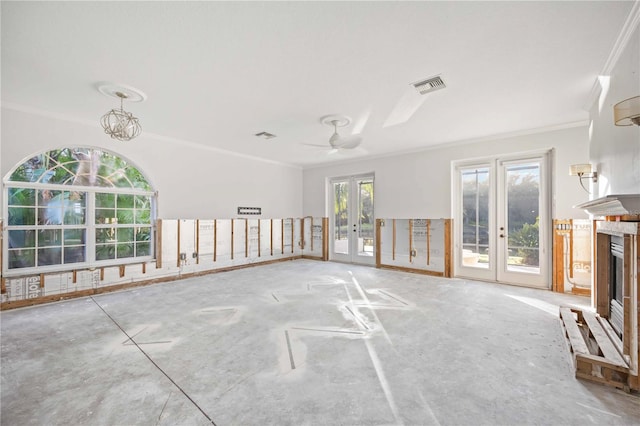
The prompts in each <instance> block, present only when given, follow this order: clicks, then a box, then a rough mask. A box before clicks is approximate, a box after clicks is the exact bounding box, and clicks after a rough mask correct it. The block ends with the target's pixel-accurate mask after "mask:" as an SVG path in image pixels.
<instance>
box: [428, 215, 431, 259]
mask: <svg viewBox="0 0 640 426" xmlns="http://www.w3.org/2000/svg"><path fill="white" fill-rule="evenodd" d="M430 263H431V219H427V266H428V265H429V264H430Z"/></svg>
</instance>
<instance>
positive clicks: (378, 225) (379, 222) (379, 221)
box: [376, 219, 382, 268]
mask: <svg viewBox="0 0 640 426" xmlns="http://www.w3.org/2000/svg"><path fill="white" fill-rule="evenodd" d="M381 227H382V219H376V241H382V240H381V239H380V238H381V235H382V231H381V229H380V228H381ZM379 245H380V244H379V243H376V267H377V268H379V267H380V266H381V264H382V258H381V255H380V247H379Z"/></svg>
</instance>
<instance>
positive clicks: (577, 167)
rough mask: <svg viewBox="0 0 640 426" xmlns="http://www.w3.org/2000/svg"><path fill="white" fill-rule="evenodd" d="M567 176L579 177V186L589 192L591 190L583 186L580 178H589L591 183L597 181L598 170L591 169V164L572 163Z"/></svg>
mask: <svg viewBox="0 0 640 426" xmlns="http://www.w3.org/2000/svg"><path fill="white" fill-rule="evenodd" d="M569 176H578V177H579V178H580V186H581V187H582V189H584V190H585V191H587V192H588V193H589V194H591V192H590V191H589V190H588V189H587V188H585V186H584V183H582V179H585V178H590V179H591V180H592V181H593V183H596V182H598V172H596V171H594V170H592V169H591V164H573V165H572V166H571V168H570V169H569Z"/></svg>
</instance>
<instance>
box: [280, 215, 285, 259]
mask: <svg viewBox="0 0 640 426" xmlns="http://www.w3.org/2000/svg"><path fill="white" fill-rule="evenodd" d="M280 224H281V225H280V246H281V248H280V250H281V254H284V219H280Z"/></svg>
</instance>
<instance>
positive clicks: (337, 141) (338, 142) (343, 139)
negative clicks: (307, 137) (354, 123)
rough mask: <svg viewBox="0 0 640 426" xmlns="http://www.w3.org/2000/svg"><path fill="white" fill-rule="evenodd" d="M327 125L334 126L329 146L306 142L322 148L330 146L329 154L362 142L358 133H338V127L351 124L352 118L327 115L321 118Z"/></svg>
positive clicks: (352, 147) (356, 145)
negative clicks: (347, 134) (343, 134)
mask: <svg viewBox="0 0 640 426" xmlns="http://www.w3.org/2000/svg"><path fill="white" fill-rule="evenodd" d="M320 122H321V123H322V124H324V125H325V126H333V134H332V135H331V137H330V138H329V146H327V145H318V144H305V145H308V146H315V147H321V148H329V154H334V153H336V152H338V151H340V150H344V149H354V148H357V147H358V146H359V145H360V144H361V143H362V138H361V137H360V136H358V135H351V136H342V135H340V134H339V133H338V127H345V126H348V125H349V124H351V118H349V117H347V116H345V115H327V116H325V117H322V118H321V119H320Z"/></svg>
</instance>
